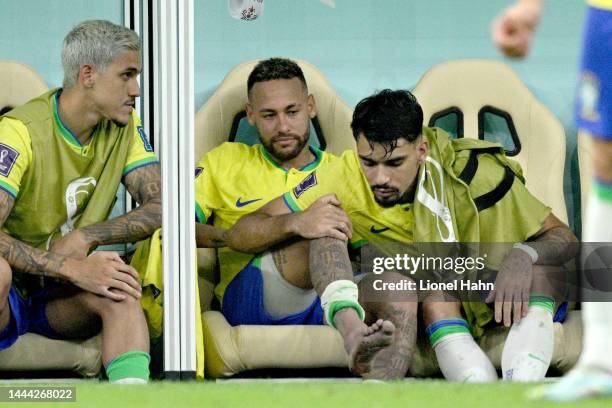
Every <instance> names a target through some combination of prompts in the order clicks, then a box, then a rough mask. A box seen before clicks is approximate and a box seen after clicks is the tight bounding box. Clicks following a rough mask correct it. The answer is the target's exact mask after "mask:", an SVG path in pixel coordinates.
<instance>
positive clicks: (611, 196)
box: [593, 180, 612, 202]
mask: <svg viewBox="0 0 612 408" xmlns="http://www.w3.org/2000/svg"><path fill="white" fill-rule="evenodd" d="M593 194H594V195H595V196H596V197H597V198H599V199H601V200H603V201H607V202H612V185H609V184H603V183H601V182H599V181H597V180H594V181H593Z"/></svg>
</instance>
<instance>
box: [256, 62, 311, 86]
mask: <svg viewBox="0 0 612 408" xmlns="http://www.w3.org/2000/svg"><path fill="white" fill-rule="evenodd" d="M293 78H298V79H299V80H300V81H302V84H303V85H304V89H305V90H306V92H308V86H307V85H306V78H304V73H303V72H302V68H300V66H299V65H298V64H296V63H295V62H294V61H291V60H290V59H287V58H269V59H267V60H263V61H259V62H258V63H257V65H255V68H253V71H251V73H250V74H249V79H248V80H247V92H248V93H249V94H250V93H251V89H252V88H253V85H255V84H256V83H257V82H266V81H271V80H273V79H293Z"/></svg>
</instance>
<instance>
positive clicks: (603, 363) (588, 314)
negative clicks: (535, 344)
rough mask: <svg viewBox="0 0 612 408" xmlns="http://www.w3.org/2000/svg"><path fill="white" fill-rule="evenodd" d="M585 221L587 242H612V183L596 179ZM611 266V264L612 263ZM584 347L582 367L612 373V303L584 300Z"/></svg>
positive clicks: (580, 365)
mask: <svg viewBox="0 0 612 408" xmlns="http://www.w3.org/2000/svg"><path fill="white" fill-rule="evenodd" d="M592 186H593V188H592V189H591V192H590V194H589V204H588V207H587V216H586V220H585V228H584V230H585V232H584V237H583V241H585V242H612V225H611V221H610V220H612V185H610V184H605V183H601V182H599V181H597V180H594V181H593V183H592ZM608 266H609V265H608ZM582 322H583V323H582V324H583V327H584V332H583V346H582V354H581V355H580V360H579V361H578V364H577V366H578V367H586V368H600V369H603V370H605V371H609V372H611V373H612V358H611V356H612V303H609V302H583V303H582Z"/></svg>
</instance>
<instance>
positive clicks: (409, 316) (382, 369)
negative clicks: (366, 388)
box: [359, 272, 418, 380]
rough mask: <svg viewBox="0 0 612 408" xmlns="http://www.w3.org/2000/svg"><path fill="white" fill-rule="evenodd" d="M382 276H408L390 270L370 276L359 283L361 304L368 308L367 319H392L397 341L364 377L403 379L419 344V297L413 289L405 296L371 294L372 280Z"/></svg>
mask: <svg viewBox="0 0 612 408" xmlns="http://www.w3.org/2000/svg"><path fill="white" fill-rule="evenodd" d="M381 278H382V279H383V280H384V281H385V282H400V281H403V280H406V279H407V278H406V277H405V276H403V275H401V274H399V273H394V272H390V273H385V274H383V275H368V276H366V277H365V278H364V279H363V280H362V281H361V282H360V283H359V289H360V290H359V295H360V296H359V303H361V304H362V305H364V308H365V310H366V322H367V321H372V320H379V319H388V320H389V321H391V322H392V323H393V325H394V326H395V328H396V329H395V335H394V336H393V343H392V344H391V346H390V347H387V348H385V349H384V350H382V351H381V352H380V353H378V354H377V355H376V357H375V358H374V359H373V361H372V364H371V367H370V371H369V372H368V373H366V374H365V375H364V378H368V379H381V380H399V379H402V378H404V377H405V376H406V373H407V372H408V369H409V368H410V362H411V359H412V356H413V354H414V348H415V346H416V335H417V306H418V299H417V296H416V294H415V293H413V292H407V294H402V297H401V299H400V298H397V299H396V298H394V296H393V293H392V292H389V291H386V292H383V293H382V294H380V293H379V294H377V295H374V296H369V294H370V293H371V292H370V290H368V289H370V288H371V287H372V282H373V281H374V280H375V279H381ZM362 289H363V290H362ZM373 300H374V301H373Z"/></svg>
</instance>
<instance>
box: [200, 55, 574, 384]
mask: <svg viewBox="0 0 612 408" xmlns="http://www.w3.org/2000/svg"><path fill="white" fill-rule="evenodd" d="M298 63H299V64H300V66H301V67H302V69H303V70H304V74H305V76H306V80H307V82H308V86H309V89H310V91H311V92H312V93H313V94H314V95H315V98H316V101H317V111H318V119H319V121H320V125H321V128H322V129H323V133H324V135H325V136H326V137H327V139H326V142H327V145H328V150H329V151H331V152H332V153H340V152H341V151H342V150H344V149H346V148H354V142H353V138H352V134H351V130H350V127H349V124H350V120H351V115H352V110H351V109H350V108H349V107H348V106H347V105H346V103H344V102H343V101H342V100H341V99H340V97H339V96H338V95H337V93H336V92H335V91H334V90H333V89H332V88H331V86H330V85H329V83H328V82H327V81H326V80H325V79H324V78H323V77H322V76H321V74H320V73H319V72H318V71H317V70H316V68H314V67H313V66H312V65H311V64H309V63H307V62H305V61H298ZM255 64H256V61H249V62H246V63H243V64H241V65H239V66H237V67H236V68H234V69H233V70H232V71H231V72H230V73H229V74H228V75H227V77H226V78H225V79H224V80H223V82H222V83H221V84H220V85H219V88H218V89H217V91H216V92H215V94H214V95H213V96H212V97H211V98H210V100H209V101H208V102H207V103H206V104H205V105H204V106H203V107H202V108H201V109H200V111H199V112H198V113H197V115H196V157H197V158H198V159H199V157H201V155H202V154H204V153H205V152H207V151H208V150H210V149H212V148H213V147H215V146H217V145H219V144H220V143H222V142H224V141H226V140H227V138H228V135H229V132H230V128H231V126H232V122H233V120H234V117H235V116H236V114H238V113H239V112H241V111H243V110H244V106H245V103H246V101H247V96H246V81H247V77H248V74H249V73H250V71H251V70H252V68H253V67H254V65H255ZM564 153H565V150H563V154H564ZM561 163H563V160H561ZM564 208H565V207H563V209H564ZM198 258H199V261H198V265H199V271H198V272H199V277H200V279H199V282H200V298H201V304H202V309H203V310H202V312H203V313H202V323H203V330H204V350H205V354H206V358H205V365H206V376H207V377H213V378H218V377H231V376H233V375H236V374H238V373H241V372H243V371H246V370H256V369H269V368H325V367H347V355H346V353H345V351H344V347H343V342H342V338H341V337H340V335H339V334H338V332H336V331H335V330H334V329H332V328H330V327H328V326H246V325H245V326H235V327H232V326H230V325H229V324H228V322H227V321H226V320H225V318H224V317H223V315H222V314H221V313H219V312H217V311H211V310H209V309H210V303H211V299H212V288H213V286H214V282H215V281H216V277H215V259H216V258H215V255H214V252H213V251H212V250H199V254H198ZM506 332H507V330H506V329H503V328H497V329H495V330H492V331H491V332H488V333H486V334H485V336H484V337H483V338H482V339H481V346H482V347H483V348H484V349H485V351H486V352H487V354H488V355H489V357H490V358H491V360H492V361H493V363H494V365H495V366H496V367H498V368H499V367H500V364H501V350H502V347H503V342H504V340H505V338H506ZM580 341H581V324H580V316H579V314H577V313H574V312H573V313H572V314H571V315H570V317H569V318H568V321H567V323H566V324H564V325H561V324H555V344H556V345H558V346H556V347H555V354H554V355H553V360H552V366H553V367H554V368H555V369H557V370H558V371H560V372H565V371H567V370H568V369H569V368H570V367H571V366H572V365H573V364H574V363H575V361H576V359H577V358H578V355H577V351H576V350H580ZM410 373H411V375H413V376H418V377H422V376H428V375H439V368H438V365H437V362H436V359H435V357H434V354H433V351H432V350H431V347H429V345H428V344H427V343H426V342H424V341H423V340H421V344H419V347H418V351H417V353H415V356H414V358H413V362H412V365H411V369H410Z"/></svg>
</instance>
